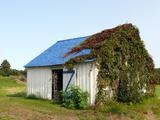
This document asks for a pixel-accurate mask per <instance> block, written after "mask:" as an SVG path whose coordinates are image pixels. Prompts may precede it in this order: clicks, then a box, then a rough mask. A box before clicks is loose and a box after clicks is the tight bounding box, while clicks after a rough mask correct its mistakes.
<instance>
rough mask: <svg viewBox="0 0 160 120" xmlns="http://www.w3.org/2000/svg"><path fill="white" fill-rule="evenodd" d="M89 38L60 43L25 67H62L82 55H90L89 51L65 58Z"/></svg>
mask: <svg viewBox="0 0 160 120" xmlns="http://www.w3.org/2000/svg"><path fill="white" fill-rule="evenodd" d="M87 38H88V37H80V38H73V39H67V40H62V41H58V42H57V43H55V44H54V45H53V46H51V47H50V48H48V49H47V50H46V51H44V52H43V53H42V54H40V55H39V56H38V57H36V58H35V59H33V60H32V61H31V62H29V63H28V64H27V65H25V67H26V68H30V67H42V66H54V65H62V64H64V63H65V62H67V61H68V60H69V59H71V58H74V57H76V56H80V55H85V54H89V53H90V50H89V49H87V50H83V51H81V52H79V53H76V54H72V55H70V56H68V57H64V55H65V54H66V53H67V52H69V51H70V50H71V48H73V47H75V46H77V45H79V44H80V43H82V42H83V41H84V40H86V39H87Z"/></svg>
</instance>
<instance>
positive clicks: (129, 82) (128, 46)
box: [65, 24, 154, 105]
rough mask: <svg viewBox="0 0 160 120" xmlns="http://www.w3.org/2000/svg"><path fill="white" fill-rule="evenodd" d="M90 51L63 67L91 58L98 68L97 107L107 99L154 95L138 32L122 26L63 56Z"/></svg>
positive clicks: (150, 65)
mask: <svg viewBox="0 0 160 120" xmlns="http://www.w3.org/2000/svg"><path fill="white" fill-rule="evenodd" d="M85 49H90V50H91V53H90V54H89V55H83V56H79V57H76V58H73V59H70V60H69V61H68V62H67V63H66V65H68V66H70V68H71V67H72V66H73V64H74V63H75V62H76V63H81V62H84V61H85V60H88V59H95V62H96V63H97V67H98V69H99V73H98V78H97V87H98V92H97V98H96V101H97V102H96V103H97V105H101V104H103V103H104V102H105V101H107V100H108V99H116V100H117V101H121V102H140V101H141V100H142V98H143V96H144V95H146V94H154V83H153V82H152V73H153V71H154V64H153V60H152V58H151V57H150V55H149V54H148V51H147V50H146V49H145V45H144V43H143V41H142V40H141V38H140V35H139V30H138V29H137V28H136V27H135V26H133V25H132V24H124V25H120V26H118V27H115V28H113V29H107V30H104V31H102V32H100V33H97V34H95V35H92V36H91V37H89V38H88V39H87V40H85V41H84V42H83V43H81V44H80V45H78V46H76V47H74V48H72V49H71V51H69V52H68V53H66V55H65V56H66V57H67V56H69V55H70V54H73V53H78V52H80V51H82V50H85Z"/></svg>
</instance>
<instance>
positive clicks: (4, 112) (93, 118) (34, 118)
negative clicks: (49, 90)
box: [0, 76, 160, 120]
mask: <svg viewBox="0 0 160 120" xmlns="http://www.w3.org/2000/svg"><path fill="white" fill-rule="evenodd" d="M25 89H26V88H25V83H23V82H20V81H18V80H15V79H14V78H13V77H1V76H0V119H1V120H132V119H133V120H160V86H157V87H156V96H155V97H152V98H149V99H145V100H144V102H142V103H139V104H130V105H127V104H123V103H116V102H109V103H107V104H106V106H105V107H104V109H103V110H101V111H99V112H98V111H95V110H93V109H92V108H90V109H88V110H69V109H66V108H64V107H62V106H61V105H60V104H57V103H54V102H53V101H47V100H40V99H27V98H26V97H25V91H26V90H25ZM17 93H18V94H17Z"/></svg>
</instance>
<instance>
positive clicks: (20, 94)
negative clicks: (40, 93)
mask: <svg viewBox="0 0 160 120" xmlns="http://www.w3.org/2000/svg"><path fill="white" fill-rule="evenodd" d="M7 96H8V97H19V98H25V99H33V100H44V99H42V98H39V97H37V96H36V95H34V94H30V95H27V93H26V92H19V93H15V94H9V95H7Z"/></svg>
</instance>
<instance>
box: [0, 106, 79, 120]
mask: <svg viewBox="0 0 160 120" xmlns="http://www.w3.org/2000/svg"><path fill="white" fill-rule="evenodd" d="M0 116H1V118H3V117H4V118H5V116H8V117H10V118H13V119H16V120H78V118H77V117H76V116H69V115H67V116H64V115H62V116H60V115H59V116H57V115H55V114H52V115H50V114H42V113H39V112H37V111H33V110H30V109H26V108H21V107H15V106H10V107H8V108H7V109H4V110H3V112H1V113H0Z"/></svg>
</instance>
